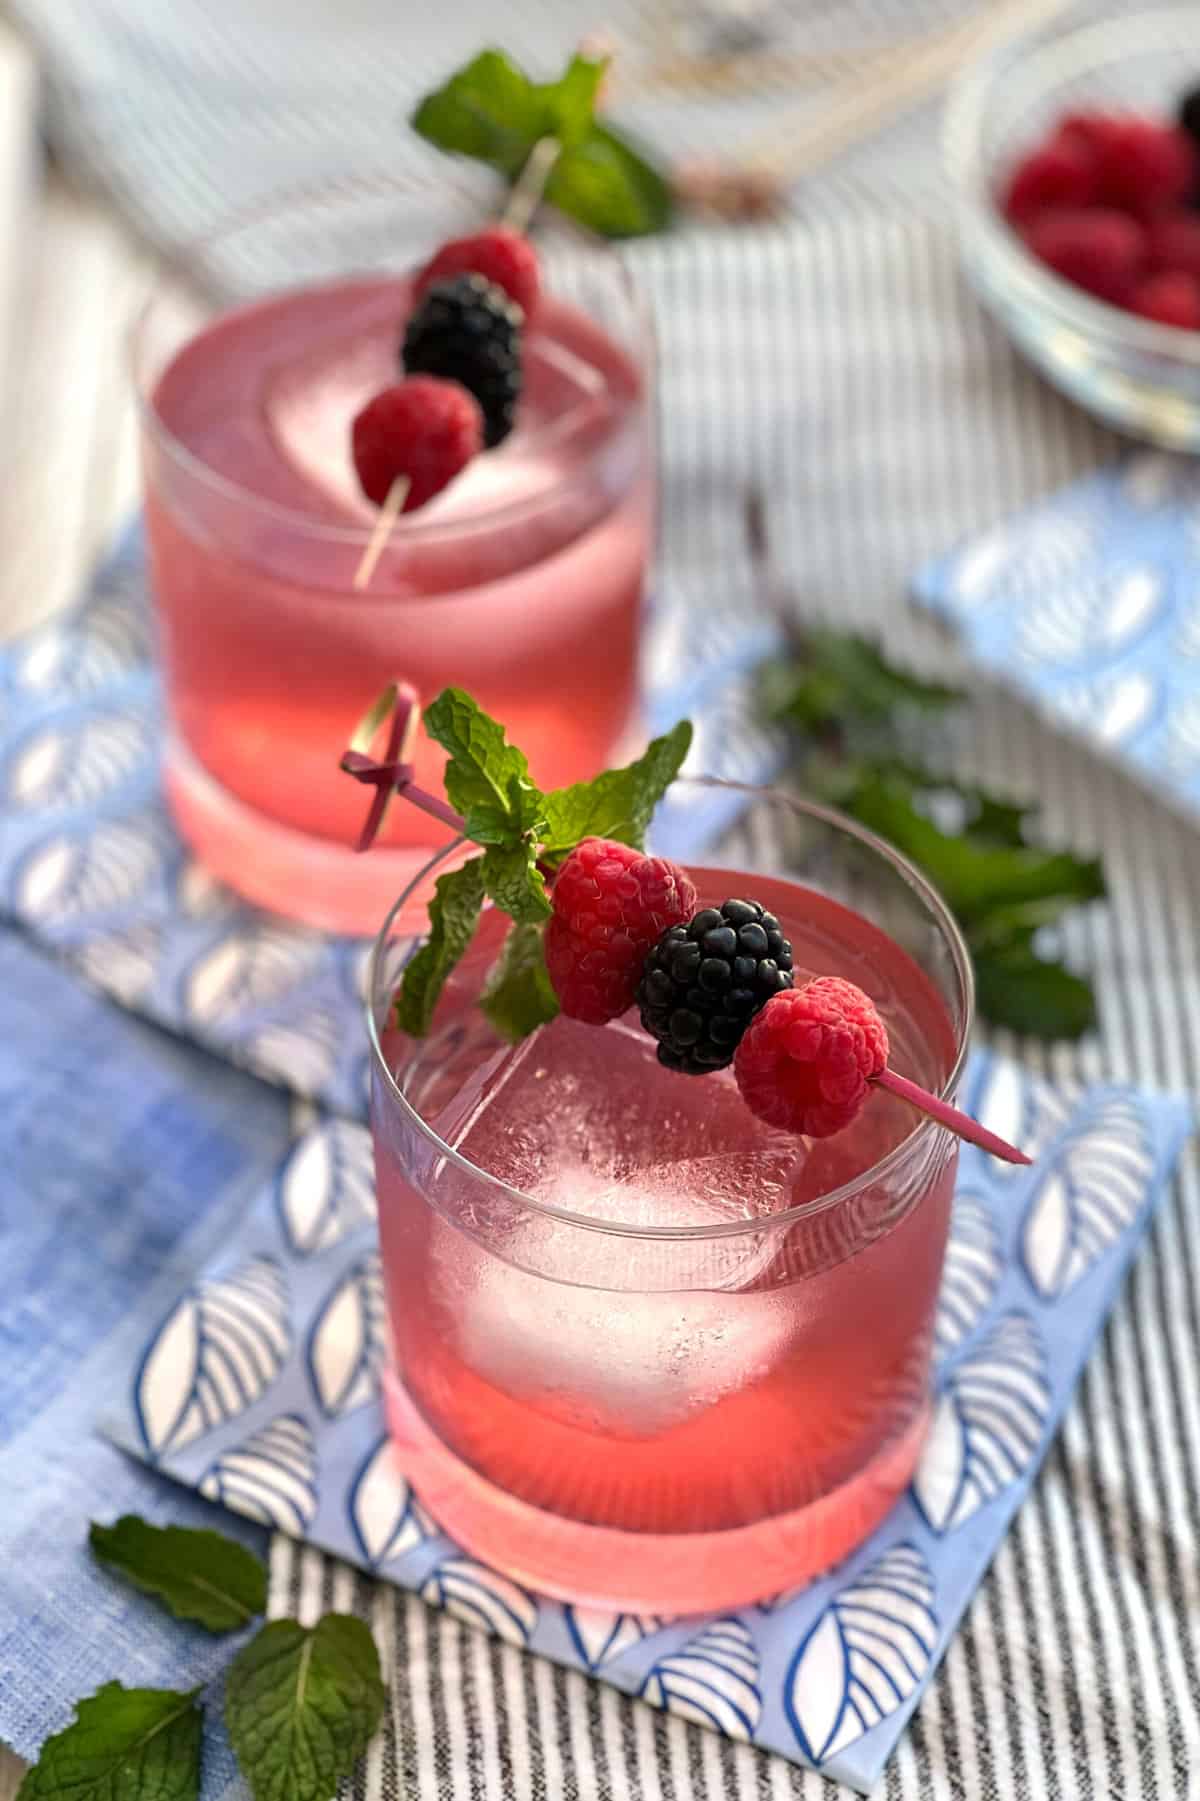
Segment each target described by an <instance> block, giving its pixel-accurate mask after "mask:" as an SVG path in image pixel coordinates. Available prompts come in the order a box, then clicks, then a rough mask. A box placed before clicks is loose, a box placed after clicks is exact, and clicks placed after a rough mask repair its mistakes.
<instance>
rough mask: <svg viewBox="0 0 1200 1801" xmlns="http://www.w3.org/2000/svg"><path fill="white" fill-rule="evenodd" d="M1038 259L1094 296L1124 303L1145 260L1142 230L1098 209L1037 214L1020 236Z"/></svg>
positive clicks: (1134, 222)
mask: <svg viewBox="0 0 1200 1801" xmlns="http://www.w3.org/2000/svg"><path fill="white" fill-rule="evenodd" d="M1026 241H1027V243H1028V245H1029V248H1030V250H1031V251H1032V252H1033V254H1034V256H1036V257H1037V258H1038V259H1039V261H1041V262H1043V263H1045V264H1046V266H1047V267H1048V268H1050V269H1053V270H1054V273H1055V274H1056V275H1061V276H1062V277H1063V279H1064V281H1070V282H1074V284H1075V286H1076V287H1078V288H1086V289H1087V291H1088V293H1089V294H1095V295H1096V296H1097V298H1098V299H1100V300H1108V301H1110V302H1111V303H1112V304H1113V305H1114V306H1123V305H1125V304H1126V303H1127V302H1128V300H1129V297H1130V295H1131V294H1132V292H1133V289H1134V287H1135V285H1136V283H1137V280H1138V277H1139V276H1140V275H1141V273H1142V270H1143V268H1144V267H1145V263H1146V230H1145V227H1144V226H1143V225H1140V224H1139V223H1138V221H1137V220H1136V219H1130V218H1127V217H1126V215H1125V214H1124V213H1116V212H1113V211H1111V210H1109V209H1105V208H1102V207H1095V208H1093V209H1091V210H1090V211H1084V210H1079V211H1067V210H1065V209H1064V210H1062V211H1059V212H1053V213H1043V214H1042V215H1041V217H1040V218H1038V219H1035V220H1034V221H1033V223H1032V225H1031V226H1030V227H1029V231H1028V234H1027V239H1026Z"/></svg>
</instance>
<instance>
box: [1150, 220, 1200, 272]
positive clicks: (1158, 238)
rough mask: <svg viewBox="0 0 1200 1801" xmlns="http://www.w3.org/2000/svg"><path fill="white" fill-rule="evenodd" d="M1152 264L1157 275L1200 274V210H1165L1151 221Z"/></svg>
mask: <svg viewBox="0 0 1200 1801" xmlns="http://www.w3.org/2000/svg"><path fill="white" fill-rule="evenodd" d="M1149 232H1150V267H1151V269H1153V270H1154V271H1155V273H1156V274H1165V273H1167V272H1168V271H1169V272H1170V273H1171V274H1172V275H1177V274H1182V275H1195V276H1198V277H1200V213H1191V212H1176V213H1164V214H1163V215H1162V217H1161V218H1160V219H1154V220H1152V221H1151V224H1150V227H1149Z"/></svg>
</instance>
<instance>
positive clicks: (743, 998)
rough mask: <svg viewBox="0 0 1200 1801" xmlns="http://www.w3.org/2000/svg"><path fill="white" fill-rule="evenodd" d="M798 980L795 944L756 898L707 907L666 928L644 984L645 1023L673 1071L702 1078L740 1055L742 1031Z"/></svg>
mask: <svg viewBox="0 0 1200 1801" xmlns="http://www.w3.org/2000/svg"><path fill="white" fill-rule="evenodd" d="M791 985H792V947H791V945H790V944H789V943H788V941H787V939H786V938H785V937H784V935H783V933H782V931H781V930H780V926H779V921H778V920H777V919H776V917H775V915H774V914H773V913H767V912H766V911H765V910H764V909H763V908H762V907H761V906H760V905H759V903H758V902H757V901H747V900H727V901H726V902H725V903H724V905H723V906H721V907H704V908H703V909H702V910H701V911H700V912H699V913H697V914H696V916H695V918H694V919H692V920H691V921H690V922H689V924H687V925H673V926H671V927H670V928H669V930H667V931H665V932H664V933H663V934H662V936H661V938H660V939H659V941H658V943H657V944H656V945H655V947H654V949H653V950H652V951H651V953H650V955H649V956H648V957H647V958H646V965H645V970H644V972H643V975H642V980H641V982H640V984H639V986H638V992H637V997H638V1005H639V1007H640V1008H641V1014H642V1024H643V1025H644V1026H645V1028H646V1030H647V1031H648V1032H649V1033H650V1036H651V1037H652V1038H657V1040H658V1060H659V1062H660V1063H662V1064H664V1065H665V1066H666V1068H667V1069H677V1070H679V1071H681V1073H682V1074H684V1075H689V1076H702V1075H705V1074H707V1073H708V1071H709V1070H712V1069H724V1068H725V1065H726V1064H727V1063H731V1062H732V1061H733V1053H734V1051H735V1050H736V1049H737V1047H738V1043H739V1041H740V1039H741V1036H742V1033H743V1032H744V1031H745V1030H746V1027H747V1026H748V1025H749V1023H750V1021H751V1020H752V1019H753V1017H754V1015H755V1014H756V1013H757V1012H758V1010H759V1008H760V1007H764V1006H766V1004H767V1002H768V1000H770V998H771V996H772V995H773V994H778V993H779V992H780V990H781V989H783V988H790V987H791Z"/></svg>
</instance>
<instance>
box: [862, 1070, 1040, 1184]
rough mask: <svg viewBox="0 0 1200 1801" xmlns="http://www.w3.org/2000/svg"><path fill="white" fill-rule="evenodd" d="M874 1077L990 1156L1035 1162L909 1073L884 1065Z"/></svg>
mask: <svg viewBox="0 0 1200 1801" xmlns="http://www.w3.org/2000/svg"><path fill="white" fill-rule="evenodd" d="M871 1080H872V1081H873V1082H874V1084H875V1086H876V1087H877V1088H886V1089H887V1091H888V1093H889V1094H894V1095H896V1096H897V1097H898V1099H900V1100H902V1101H907V1102H908V1104H909V1106H910V1107H915V1108H916V1110H917V1112H918V1113H924V1114H926V1115H927V1116H928V1118H930V1119H935V1120H936V1121H937V1123H938V1125H939V1126H945V1128H946V1130H947V1131H948V1132H953V1133H954V1135H955V1137H957V1138H965V1139H966V1141H967V1143H968V1144H977V1145H978V1146H979V1148H980V1150H981V1151H987V1152H988V1153H989V1155H990V1156H993V1157H1000V1158H1002V1159H1003V1160H1004V1162H1005V1163H1032V1162H1033V1158H1032V1157H1027V1156H1026V1155H1025V1152H1024V1151H1019V1150H1018V1149H1017V1147H1016V1145H1015V1144H1009V1143H1008V1141H1007V1140H1006V1139H1004V1138H998V1137H997V1136H996V1134H995V1132H989V1131H988V1129H987V1127H986V1126H981V1125H980V1123H979V1121H978V1120H977V1119H972V1118H971V1115H970V1114H969V1113H963V1112H961V1111H960V1110H959V1109H958V1108H957V1107H952V1106H951V1105H950V1103H949V1102H948V1101H940V1100H939V1099H938V1097H937V1095H936V1094H930V1092H929V1090H928V1089H927V1088H921V1087H919V1086H918V1084H917V1083H916V1082H910V1081H909V1079H908V1077H907V1076H898V1075H897V1074H896V1072H895V1070H894V1069H882V1070H880V1072H879V1074H878V1075H877V1076H873V1077H872V1078H871Z"/></svg>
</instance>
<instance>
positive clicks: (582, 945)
mask: <svg viewBox="0 0 1200 1801" xmlns="http://www.w3.org/2000/svg"><path fill="white" fill-rule="evenodd" d="M551 904H552V906H553V908H554V914H553V917H552V918H551V920H550V922H549V924H548V925H547V927H546V968H547V969H548V970H549V972H550V981H551V983H552V985H553V988H554V992H555V994H556V995H557V996H558V1000H559V1005H560V1006H561V1007H562V1010H563V1012H564V1013H565V1014H566V1015H567V1017H568V1019H581V1020H583V1021H584V1022H585V1023H586V1024H587V1025H593V1026H602V1025H604V1024H605V1022H606V1021H608V1020H610V1019H616V1018H618V1016H619V1015H620V1014H622V1013H624V1012H625V1011H626V1010H627V1009H628V1008H629V1007H632V1005H633V1003H634V999H635V997H636V994H637V985H638V978H639V976H640V975H641V971H642V964H643V963H644V962H645V960H646V953H647V951H648V950H649V949H650V947H651V946H652V945H653V943H654V941H655V940H656V939H657V938H658V937H659V935H660V933H661V932H663V931H664V930H665V929H666V928H667V927H669V926H672V925H674V924H675V923H676V921H678V920H683V919H686V918H687V917H688V915H689V914H690V913H691V912H692V910H693V909H694V907H695V905H696V890H695V888H694V887H693V885H692V882H691V880H690V878H689V877H688V876H687V875H686V874H685V873H684V871H683V870H682V869H680V868H678V867H677V865H676V864H674V863H668V862H667V860H666V858H665V857H646V856H643V855H642V853H641V851H637V850H633V849H632V848H631V847H630V846H629V845H628V844H615V843H613V842H612V841H611V840H610V839H608V838H585V839H584V840H583V842H582V844H578V845H576V847H575V849H574V850H573V851H572V852H571V854H570V856H569V857H568V858H567V860H566V862H565V863H564V864H563V866H562V868H561V869H560V870H559V872H558V875H557V877H556V878H555V882H554V887H553V889H552V891H551Z"/></svg>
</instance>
